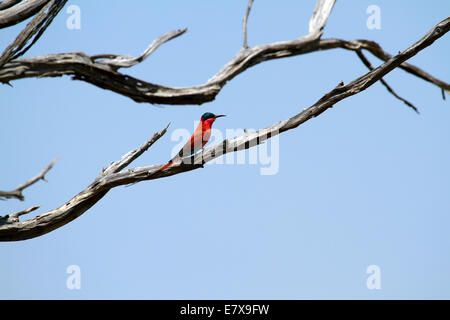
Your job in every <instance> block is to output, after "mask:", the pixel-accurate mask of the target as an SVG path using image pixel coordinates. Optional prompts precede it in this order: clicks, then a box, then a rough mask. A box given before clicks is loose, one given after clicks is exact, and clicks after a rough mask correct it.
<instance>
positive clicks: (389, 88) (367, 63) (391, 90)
mask: <svg viewBox="0 0 450 320" xmlns="http://www.w3.org/2000/svg"><path fill="white" fill-rule="evenodd" d="M356 54H357V55H358V57H359V58H360V59H361V61H362V62H363V63H364V65H365V66H366V67H367V68H369V70H373V67H372V64H371V63H370V61H369V60H368V59H367V58H366V56H365V55H364V53H362V51H361V50H356ZM380 82H381V83H382V84H383V85H384V86H385V87H386V89H387V90H388V91H389V92H390V93H391V94H392V95H393V96H394V97H396V98H397V99H399V100H401V101H403V102H404V103H405V104H406V105H407V106H408V107H410V108H411V109H413V110H414V111H415V112H416V113H420V112H419V110H418V109H417V108H416V107H415V106H414V105H413V104H412V103H411V102H409V101H408V100H406V99H404V98H402V97H400V96H399V95H398V94H397V93H396V92H395V91H394V89H392V88H391V86H389V85H388V84H387V82H386V81H385V80H384V79H383V78H381V79H380Z"/></svg>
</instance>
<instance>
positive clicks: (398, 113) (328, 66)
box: [0, 0, 450, 299]
mask: <svg viewBox="0 0 450 320" xmlns="http://www.w3.org/2000/svg"><path fill="white" fill-rule="evenodd" d="M69 4H76V5H79V6H80V8H81V15H82V16H81V19H82V21H81V23H82V25H81V30H68V29H67V28H66V20H67V18H68V17H69V14H67V13H66V9H67V7H68V5H69ZM69 4H68V5H66V7H65V8H64V9H63V11H61V13H60V14H59V15H58V16H57V17H56V19H55V20H54V21H53V23H52V25H51V26H50V27H49V29H48V30H47V31H46V32H45V34H44V36H43V37H42V38H41V39H40V40H39V41H38V43H37V44H36V45H35V46H33V48H32V49H31V50H30V51H29V52H27V54H26V56H36V55H42V54H48V53H61V52H73V51H83V52H86V53H87V54H99V53H121V54H133V55H137V54H140V53H141V52H142V51H143V49H145V48H146V46H147V45H148V44H149V43H150V42H151V41H153V39H155V38H156V37H158V36H159V35H161V34H163V33H165V32H167V31H170V30H174V29H177V28H184V27H188V28H189V31H188V32H187V33H186V34H185V35H183V36H181V37H179V38H177V39H175V40H173V41H171V42H169V43H167V44H165V45H164V46H163V47H161V48H160V49H158V51H157V52H155V53H154V54H153V56H151V57H150V58H149V59H148V60H147V61H145V62H144V63H142V64H139V65H137V66H135V67H133V68H131V69H128V70H126V69H124V70H123V72H125V73H129V74H131V75H133V76H136V77H139V78H142V79H144V80H147V81H150V82H156V83H159V84H162V85H170V86H189V85H196V84H201V83H204V82H205V81H206V80H207V79H208V78H209V77H210V76H212V75H213V74H214V73H216V72H217V71H218V70H219V69H220V68H221V67H222V66H223V65H224V64H225V63H226V62H227V61H228V60H229V59H230V58H231V57H232V56H234V54H235V53H236V52H237V51H238V50H239V47H240V45H241V43H242V31H241V30H242V29H241V28H242V26H241V23H242V18H243V14H244V12H245V9H246V6H247V1H245V0H242V1H214V2H213V1H133V2H130V4H128V3H127V6H125V5H124V4H123V1H110V0H109V1H106V0H104V1H99V0H97V1H81V0H79V1H69ZM371 4H378V5H379V6H380V8H381V19H382V21H381V30H369V29H367V27H366V20H367V18H368V15H367V14H366V8H367V7H368V6H369V5H371ZM314 5H315V1H280V2H277V4H276V5H275V4H274V2H273V1H262V0H261V1H259V0H257V1H255V4H254V7H253V10H252V13H251V17H250V21H249V44H250V45H255V44H261V43H266V42H271V41H279V40H288V39H292V38H295V37H299V36H301V35H304V34H305V33H307V30H308V21H309V18H310V16H311V13H312V11H313V8H314ZM449 13H450V2H449V1H447V0H441V1H433V2H432V3H429V2H420V1H413V2H411V1H406V0H404V1H339V2H338V3H337V5H336V7H335V9H334V11H333V13H332V15H331V17H330V19H329V22H328V24H327V26H326V29H325V34H324V37H337V38H343V39H347V40H351V39H361V38H363V39H372V40H375V41H377V42H379V43H380V44H381V45H382V46H383V47H384V48H385V49H386V50H387V51H388V52H391V53H393V54H395V53H397V52H398V51H399V50H403V49H405V48H407V47H408V46H409V45H411V44H412V43H414V42H415V41H417V40H418V39H420V38H421V37H422V36H423V35H424V34H425V33H426V32H427V31H428V30H429V29H430V28H431V27H433V26H434V25H435V24H437V23H438V22H439V21H441V20H443V19H444V18H446V17H447V15H448V14H449ZM24 25H25V24H21V25H18V26H14V27H11V28H8V29H6V30H1V31H0V35H1V36H0V37H1V38H0V45H1V46H0V47H1V50H3V49H4V48H5V47H6V46H7V45H8V44H9V43H10V42H11V41H12V40H13V39H14V37H15V35H16V34H17V33H18V32H19V31H20V30H21V29H22V28H23V27H24ZM449 53H450V38H449V36H448V35H446V36H444V38H441V39H440V40H438V41H437V42H436V43H435V44H434V45H433V46H432V47H429V48H427V49H426V50H424V51H423V52H421V53H420V54H419V55H417V56H416V57H414V58H413V59H411V60H410V61H409V62H411V63H413V64H416V65H417V66H420V67H421V68H423V69H424V70H426V71H427V72H429V73H431V74H432V75H434V76H436V77H438V78H440V79H443V80H445V81H447V82H448V81H450V68H449V65H448V57H449ZM368 56H369V58H370V60H371V61H372V63H373V64H374V65H378V64H379V63H380V61H378V60H377V59H376V58H373V57H372V56H370V55H368ZM366 72H367V69H366V67H365V66H364V65H363V64H362V63H361V62H360V61H359V60H358V58H357V57H356V55H355V53H353V52H350V51H345V50H340V49H336V50H332V51H326V52H316V53H312V54H308V55H303V56H297V57H293V58H288V59H282V60H277V61H271V62H266V63H263V64H260V65H257V66H255V67H253V68H251V69H250V70H248V71H246V72H245V73H243V74H241V75H239V76H238V77H237V78H235V79H234V80H233V81H231V82H229V83H228V84H227V85H226V87H225V88H224V89H223V91H222V92H220V94H219V95H218V96H217V99H216V100H215V101H214V102H212V103H208V104H204V105H202V106H154V105H150V104H138V103H135V102H133V101H132V100H130V99H128V98H126V97H123V96H120V95H118V94H115V93H113V92H110V91H105V90H102V89H100V88H97V87H94V86H92V85H89V84H87V83H84V82H80V81H72V80H70V78H69V77H64V78H54V79H49V78H46V79H27V80H20V81H15V82H12V85H13V86H14V87H13V88H11V87H9V86H6V85H3V86H0V102H1V107H0V141H1V150H2V156H1V160H0V168H1V175H0V177H1V179H0V189H3V190H8V189H12V188H14V187H16V186H17V185H18V184H20V183H22V182H23V181H25V180H27V179H28V178H30V177H32V176H33V175H35V174H36V173H38V172H39V171H40V170H42V169H43V168H44V167H45V166H46V165H47V164H48V163H49V162H50V161H51V160H52V159H53V158H54V157H56V156H60V157H61V158H60V160H59V162H58V163H57V164H56V165H55V167H54V169H53V170H51V172H49V174H48V175H47V179H48V181H49V182H48V183H45V182H39V183H37V184H36V185H34V186H32V187H30V188H29V189H27V190H26V191H25V196H26V201H25V202H20V201H18V200H9V201H3V202H1V203H0V205H1V206H0V213H1V214H6V213H8V212H14V211H18V210H22V209H25V208H28V207H31V206H33V205H40V206H41V209H40V210H39V211H38V212H36V214H39V213H42V212H44V210H50V209H53V208H55V207H57V206H59V205H61V204H63V203H64V202H65V201H67V200H68V199H70V198H71V197H72V196H74V195H75V194H76V193H78V192H79V191H81V190H82V189H83V188H84V187H86V186H87V185H88V184H89V183H90V182H91V181H92V179H93V178H94V177H95V176H96V175H97V174H98V173H99V171H100V170H101V168H102V167H104V166H106V165H107V164H109V163H110V162H111V161H114V160H116V159H119V158H120V157H121V155H122V154H124V153H126V152H127V151H129V150H131V149H133V148H135V147H137V146H139V145H141V144H142V143H143V142H144V141H145V140H146V139H147V138H149V137H150V136H151V135H152V134H153V133H154V132H155V131H157V130H160V129H162V128H163V127H164V126H165V125H166V124H167V123H168V122H169V121H170V122H171V123H172V126H171V127H170V129H169V134H168V135H166V136H165V137H163V138H162V139H161V140H160V141H159V142H158V143H157V144H156V145H154V146H153V147H152V148H151V149H150V150H149V151H148V152H147V153H146V154H144V155H143V156H142V157H141V158H140V159H139V160H138V161H136V163H134V165H133V166H139V165H149V164H155V163H163V162H165V161H167V159H168V157H169V154H170V152H171V149H172V147H173V145H174V144H175V143H176V142H174V141H171V140H170V134H171V133H172V131H173V130H174V129H176V128H187V129H189V130H192V126H193V121H194V120H198V118H199V117H200V115H201V114H202V113H203V112H205V111H211V112H215V113H225V114H227V115H228V117H227V118H223V119H220V121H217V123H216V125H215V127H216V128H218V129H220V130H225V129H226V128H262V127H265V126H268V125H270V124H272V123H274V122H276V121H279V120H284V119H286V118H288V117H290V116H292V115H294V114H296V113H298V112H299V111H300V110H302V109H303V108H305V107H308V106H310V105H311V104H312V103H314V102H315V101H317V100H318V99H319V98H320V97H321V96H322V95H323V94H324V93H326V92H328V91H329V90H331V89H332V88H334V86H336V85H337V84H338V83H339V82H340V81H345V82H348V81H351V80H353V79H354V78H356V77H357V76H360V75H362V74H364V73H366ZM386 80H387V81H388V82H389V83H390V84H391V85H392V87H393V88H394V89H395V90H396V91H397V92H398V93H399V94H400V95H402V96H404V97H406V98H407V99H409V100H410V101H412V102H413V103H414V104H415V105H416V106H418V107H419V108H420V111H421V114H420V115H417V114H416V113H414V112H413V111H412V110H410V109H409V108H408V107H406V106H405V105H404V104H403V103H402V102H401V101H398V100H396V99H395V98H394V97H393V96H392V95H390V94H388V93H387V91H386V89H385V88H384V87H383V86H382V85H381V84H379V83H377V84H375V85H374V86H372V87H371V88H369V89H368V90H367V91H364V92H363V93H361V94H359V95H357V96H353V97H351V98H349V99H346V100H345V101H342V102H340V103H339V104H337V105H336V106H335V107H334V108H333V109H331V110H329V111H327V112H326V113H325V114H322V115H321V116H320V117H319V118H316V119H313V120H311V121H309V122H307V123H306V124H304V125H302V126H301V127H299V128H298V129H296V130H294V131H290V132H287V133H284V134H282V136H281V137H280V170H279V173H278V174H277V175H274V176H261V175H260V174H259V169H260V168H259V166H258V165H216V166H208V167H207V168H206V169H203V170H196V171H194V172H189V173H185V174H181V175H177V176H174V177H170V178H166V179H163V180H157V181H151V182H144V183H139V184H137V185H135V186H133V187H131V188H124V187H119V188H116V189H114V190H112V191H111V192H110V193H109V194H108V195H107V196H106V197H105V198H104V199H102V200H101V201H100V202H99V203H97V205H95V206H94V207H93V208H92V209H91V210H89V211H88V212H87V213H85V214H84V215H82V216H81V217H80V218H78V219H76V220H75V221H73V222H71V223H69V224H68V225H66V226H64V227H62V228H60V229H58V230H56V231H53V232H51V233H49V234H47V235H45V236H42V237H39V238H36V239H33V240H29V241H24V242H15V243H1V244H0V298H2V299H10V298H13V299H16V298H32V299H38V298H44V299H47V298H57V299H78V298H87V299H93V298H106V299H109V298H125V299H131V298H138V299H217V298H222V299H233V298H234V299H244V298H245V299H304V298H307V299H316V298H324V299H336V298H339V299H348V298H357V299H380V298H385V299H393V298H402V299H411V298H414V299H416V298H426V299H429V298H438V299H441V298H445V299H447V298H450V273H449V270H450V259H449V252H450V250H449V249H450V235H449V225H450V217H449V215H450V197H449V194H450V169H449V165H450V151H449V140H450V139H449V138H450V126H449V121H450V105H449V102H448V100H447V102H446V101H443V100H442V98H441V92H440V89H438V88H436V87H435V86H433V85H431V84H429V83H427V82H424V81H422V80H420V79H418V78H415V77H414V76H412V75H409V74H407V73H405V72H403V71H401V70H396V71H394V72H392V73H390V74H389V75H388V76H387V77H386ZM30 216H32V215H30ZM72 264H75V265H79V266H80V268H81V277H82V278H81V290H78V291H77V290H68V289H67V288H66V279H67V277H68V274H66V268H67V267H68V266H69V265H72ZM372 264H376V265H378V266H380V268H381V277H382V278H381V285H382V289H381V290H368V289H367V287H366V279H367V277H368V275H367V274H366V268H367V267H368V266H369V265H372Z"/></svg>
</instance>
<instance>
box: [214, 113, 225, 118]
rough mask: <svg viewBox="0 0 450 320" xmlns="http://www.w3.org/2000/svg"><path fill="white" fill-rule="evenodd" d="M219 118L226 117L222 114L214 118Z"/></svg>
mask: <svg viewBox="0 0 450 320" xmlns="http://www.w3.org/2000/svg"><path fill="white" fill-rule="evenodd" d="M220 117H226V115H224V114H218V115H216V117H215V118H216V119H217V118H220Z"/></svg>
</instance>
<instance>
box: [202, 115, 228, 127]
mask: <svg viewBox="0 0 450 320" xmlns="http://www.w3.org/2000/svg"><path fill="white" fill-rule="evenodd" d="M220 117H225V115H224V114H214V113H211V112H205V113H204V114H203V115H202V117H201V118H200V121H201V122H202V123H205V124H208V125H210V126H211V125H212V124H213V122H214V121H216V119H217V118H220Z"/></svg>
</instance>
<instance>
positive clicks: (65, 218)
mask: <svg viewBox="0 0 450 320" xmlns="http://www.w3.org/2000/svg"><path fill="white" fill-rule="evenodd" d="M449 30H450V17H449V18H447V19H445V20H443V21H442V22H440V23H439V24H438V25H436V26H435V27H434V28H433V29H431V30H430V31H429V32H428V33H427V34H426V35H425V36H424V37H423V38H421V39H420V40H419V41H417V42H416V43H415V44H413V45H412V46H410V47H409V48H407V49H406V50H405V51H403V52H401V53H399V54H398V55H396V56H394V57H391V58H390V59H388V60H387V61H386V62H384V63H383V64H382V65H380V66H378V67H377V68H374V69H373V70H371V71H369V72H368V73H366V74H365V75H363V76H361V77H359V78H357V79H355V80H353V81H352V82H350V83H348V84H343V83H341V84H339V85H338V86H337V87H336V88H335V89H333V90H332V91H330V92H329V93H327V94H325V95H324V96H323V97H322V98H321V99H319V100H318V101H317V102H316V103H315V104H313V105H312V106H310V107H309V108H307V109H304V110H303V111H302V112H300V113H298V114H297V115H295V116H293V117H291V118H289V119H287V120H284V121H281V122H278V123H276V124H274V125H272V126H270V127H267V128H265V129H261V130H259V131H257V132H254V133H246V134H244V135H242V136H239V137H236V138H234V139H230V140H224V141H223V142H221V143H219V144H217V145H215V146H212V147H209V148H206V149H205V150H204V151H203V152H201V153H199V154H196V155H194V156H193V157H191V158H189V159H187V160H188V161H184V162H183V163H177V164H174V165H173V166H171V167H169V168H168V169H167V170H164V171H160V172H156V171H157V169H159V168H160V167H161V165H153V166H147V167H139V168H134V169H128V170H125V171H123V169H124V168H125V167H126V166H128V165H129V164H130V163H131V162H132V161H133V160H134V159H136V158H137V157H138V156H139V155H140V154H142V153H143V152H145V150H147V149H148V148H149V147H150V146H151V145H152V144H153V143H154V142H156V141H157V140H158V139H159V138H160V137H161V136H162V135H163V134H164V133H165V130H166V129H167V127H166V129H164V130H163V131H161V132H159V133H156V134H155V135H154V136H153V137H152V138H151V139H150V140H149V141H148V142H147V143H145V144H144V145H143V146H142V147H141V148H139V149H136V150H134V151H132V152H130V153H128V154H126V155H125V156H124V157H122V159H121V160H119V161H118V162H113V163H112V164H111V165H110V166H109V167H108V168H106V169H104V170H103V171H102V173H101V174H100V175H99V176H98V177H97V178H96V179H94V181H93V182H92V183H91V184H90V185H89V186H88V187H87V188H86V189H85V190H83V191H81V192H80V193H79V194H78V195H76V196H75V197H74V198H72V199H71V200H70V201H68V202H67V203H65V204H64V205H62V206H61V207H59V208H56V209H54V210H51V211H49V212H47V213H44V214H41V215H39V216H37V217H35V218H33V219H29V220H26V221H23V222H20V221H14V222H12V221H10V220H9V219H7V218H5V217H3V218H2V219H0V224H2V225H0V241H16V240H25V239H30V238H34V237H37V236H40V235H43V234H46V233H48V232H50V231H52V230H54V229H56V228H58V227H60V226H62V225H65V224H67V223H68V222H70V221H72V220H73V219H75V218H77V217H79V216H80V215H81V214H83V213H84V212H85V211H86V210H88V209H89V208H90V207H92V206H93V205H94V204H95V203H96V202H97V201H99V200H100V199H101V198H102V197H103V196H104V195H105V194H106V193H107V192H108V191H109V190H111V189H112V188H114V187H117V186H121V185H127V184H130V183H136V182H140V181H144V180H152V179H159V178H163V177H167V176H172V175H175V174H180V173H183V172H186V171H190V170H194V169H198V168H200V167H203V164H204V163H206V162H208V161H211V160H213V159H215V158H217V157H219V156H222V155H223V154H225V153H229V152H235V151H237V150H243V149H248V148H251V147H253V146H256V145H258V144H260V143H262V142H264V141H266V140H267V139H270V138H271V137H274V136H275V135H278V134H280V133H282V132H286V131H288V130H292V129H294V128H296V127H298V126H299V125H301V124H302V123H304V122H306V121H308V120H310V119H312V118H314V117H317V116H319V115H320V114H322V113H323V112H325V111H326V110H327V109H329V108H331V107H333V106H334V105H335V104H336V103H338V102H339V101H341V100H343V99H345V98H348V97H350V96H352V95H355V94H358V93H359V92H361V91H363V90H366V89H367V88H369V87H370V86H371V85H373V84H374V83H375V82H377V81H379V80H380V79H382V78H383V77H384V76H385V75H386V74H387V73H389V72H391V71H392V70H394V69H395V68H398V67H400V66H401V65H402V64H403V63H404V62H405V61H406V60H408V59H410V58H411V57H413V56H414V55H416V54H417V53H418V52H420V51H421V50H423V49H425V48H426V47H428V46H430V45H431V44H432V43H433V42H434V41H436V40H437V39H439V38H440V37H442V36H443V35H444V34H445V33H447V32H448V31H449ZM186 162H187V163H186ZM17 218H18V217H17ZM2 221H3V222H2Z"/></svg>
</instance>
